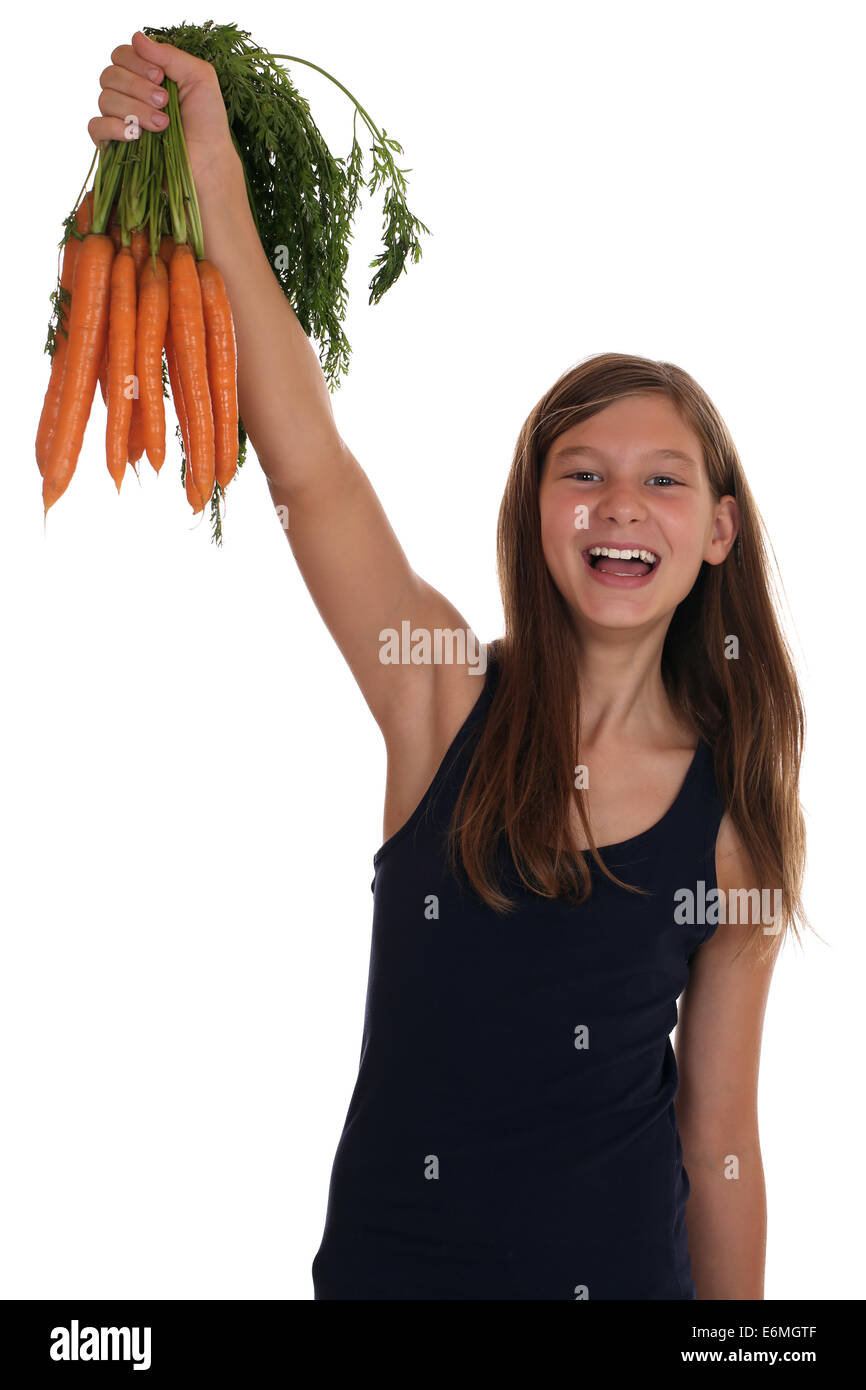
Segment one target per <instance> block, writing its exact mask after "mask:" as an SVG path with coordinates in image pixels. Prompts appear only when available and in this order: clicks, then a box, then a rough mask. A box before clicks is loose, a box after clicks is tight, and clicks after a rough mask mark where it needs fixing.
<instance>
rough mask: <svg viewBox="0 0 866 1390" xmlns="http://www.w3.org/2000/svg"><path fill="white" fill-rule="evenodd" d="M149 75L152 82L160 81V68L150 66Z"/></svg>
mask: <svg viewBox="0 0 866 1390" xmlns="http://www.w3.org/2000/svg"><path fill="white" fill-rule="evenodd" d="M147 75H148V77H149V78H150V80H151V82H158V81H159V68H148V70H147Z"/></svg>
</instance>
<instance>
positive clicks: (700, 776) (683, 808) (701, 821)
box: [665, 738, 725, 887]
mask: <svg viewBox="0 0 866 1390" xmlns="http://www.w3.org/2000/svg"><path fill="white" fill-rule="evenodd" d="M724 814H725V807H724V804H723V803H722V799H721V797H720V795H719V789H718V785H717V783H716V774H715V767H714V759H713V750H712V748H711V747H710V745H709V744H708V743H707V742H706V740H705V739H704V738H700V739H699V740H698V746H697V749H696V750H695V756H694V760H693V762H692V765H691V767H690V769H689V772H688V776H687V777H686V780H685V782H684V783H683V787H682V790H681V792H680V794H679V796H678V797H677V799H676V801H675V802H674V804H673V806H672V807H671V811H670V815H669V817H666V820H665V830H666V831H667V834H666V836H665V843H666V845H667V846H669V847H670V851H673V850H674V849H676V852H677V855H678V857H679V855H680V854H683V856H686V855H688V856H689V859H685V857H684V860H683V862H694V863H695V864H696V865H697V867H698V872H699V873H700V874H702V876H703V877H704V878H705V879H706V880H708V886H709V884H710V883H711V884H712V886H713V887H715V886H716V864H715V853H716V840H717V839H718V834H719V826H720V825H721V822H722V817H723V816H724Z"/></svg>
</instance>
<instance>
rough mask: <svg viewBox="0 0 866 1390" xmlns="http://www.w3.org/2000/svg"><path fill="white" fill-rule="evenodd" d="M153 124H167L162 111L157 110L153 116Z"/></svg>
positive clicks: (166, 118)
mask: <svg viewBox="0 0 866 1390" xmlns="http://www.w3.org/2000/svg"><path fill="white" fill-rule="evenodd" d="M153 123H154V125H168V116H167V115H166V114H165V112H164V111H157V112H155V113H154V117H153Z"/></svg>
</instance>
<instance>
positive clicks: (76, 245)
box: [36, 189, 93, 475]
mask: <svg viewBox="0 0 866 1390" xmlns="http://www.w3.org/2000/svg"><path fill="white" fill-rule="evenodd" d="M92 213H93V190H92V189H91V190H89V191H88V192H87V193H85V195H84V197H83V198H82V200H81V202H80V203H79V204H78V209H77V212H76V215H75V227H76V230H77V231H78V232H79V233H80V234H81V236H86V235H87V233H88V232H89V231H90V219H91V216H92ZM80 247H81V241H80V239H79V237H77V236H75V235H74V234H71V235H70V236H69V239H68V240H67V242H66V244H65V246H64V248H63V262H62V265H61V270H60V287H61V289H63V290H69V292H70V294H71V292H72V287H73V283H74V280H75V267H76V265H77V264H78V252H79V249H80ZM70 307H71V305H67V304H65V303H63V302H62V301H61V304H60V314H59V323H58V328H57V336H56V344H55V348H54V355H53V356H52V358H51V375H50V377H49V379H48V389H47V390H46V392H45V400H44V402H43V404H42V414H41V415H40V417H39V427H38V429H37V431H36V462H37V464H38V465H39V472H40V473H42V474H43V475H44V473H45V460H46V458H47V457H48V449H49V447H50V445H51V440H52V437H53V435H54V424H55V421H56V419H57V407H58V406H59V404H60V388H61V386H62V384H63V368H64V365H65V362H66V350H67V346H68V341H69V340H68V338H67V334H68V332H69V309H70Z"/></svg>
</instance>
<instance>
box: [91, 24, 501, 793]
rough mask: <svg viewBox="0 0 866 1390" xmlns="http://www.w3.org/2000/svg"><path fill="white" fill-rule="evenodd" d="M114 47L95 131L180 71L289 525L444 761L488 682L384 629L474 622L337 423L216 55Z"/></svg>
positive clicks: (268, 455)
mask: <svg viewBox="0 0 866 1390" xmlns="http://www.w3.org/2000/svg"><path fill="white" fill-rule="evenodd" d="M111 57H112V66H111V67H109V68H107V69H106V70H105V71H104V72H103V74H102V78H101V86H102V93H101V95H100V100H99V107H100V111H101V112H102V113H103V114H102V116H101V117H97V118H94V119H93V120H91V122H90V124H89V126H88V130H89V132H90V135H91V138H92V139H93V140H94V142H97V143H98V142H99V141H101V140H109V139H119V138H122V137H123V130H124V125H123V118H124V116H126V115H128V114H131V113H135V114H136V115H138V116H139V120H140V123H141V124H142V125H143V126H146V127H147V128H149V129H155V130H159V129H163V128H164V125H162V124H160V123H159V122H158V121H157V120H155V113H156V112H157V107H156V106H154V104H153V101H152V96H153V93H154V92H155V91H156V90H157V87H156V85H155V84H158V83H160V82H161V81H162V77H163V73H166V74H167V75H168V76H169V77H170V78H172V79H173V80H174V81H175V82H177V84H178V99H179V103H180V111H181V118H182V121H183V126H184V134H185V138H186V141H187V146H188V149H189V155H190V163H191V166H192V170H193V176H194V179H195V184H196V191H197V196H198V200H199V206H200V211H201V217H202V226H203V231H204V249H205V255H206V257H207V258H208V259H209V260H211V261H213V262H214V264H215V265H216V266H218V267H219V269H220V271H221V272H222V275H223V278H224V280H225V284H226V289H227V291H228V295H229V300H230V302H231V306H232V314H233V317H234V324H235V333H236V338H237V349H238V403H239V408H240V414H241V418H242V420H243V423H244V427H245V429H246V431H247V435H248V437H249V440H250V443H251V445H252V447H253V449H254V450H255V453H256V455H257V457H258V459H259V462H260V464H261V466H262V469H263V471H264V473H265V477H266V478H267V481H268V486H269V489H270V492H271V496H272V498H273V501H274V504H275V507H277V508H278V509H280V510H279V511H278V514H279V515H281V516H284V517H285V518H287V522H288V525H287V529H286V535H287V539H288V541H289V544H290V545H291V548H292V552H293V554H294V557H295V559H296V561H297V564H298V567H299V569H300V571H301V574H302V576H303V578H304V581H305V583H306V585H307V587H308V589H309V591H310V593H311V595H312V598H313V600H314V602H315V604H316V606H317V608H318V610H319V612H320V613H321V615H322V618H323V619H324V621H325V623H326V625H327V627H328V629H329V631H330V632H331V634H332V636H333V637H334V640H335V641H336V643H337V645H338V646H339V648H340V650H341V652H342V653H343V655H344V657H345V658H346V661H347V662H348V664H349V667H350V668H351V670H352V673H353V675H354V676H355V679H356V680H357V682H358V685H359V686H360V688H361V691H362V693H363V695H364V698H365V700H366V701H367V704H368V705H369V707H370V710H371V711H372V714H373V716H374V718H375V719H376V721H377V723H378V724H379V727H380V729H381V730H382V733H383V736H384V738H385V741H386V743H387V744H388V747H389V752H390V751H395V752H396V751H399V750H400V749H401V748H403V747H407V746H408V744H409V742H410V740H414V743H415V745H416V746H417V743H418V741H419V740H420V741H421V742H422V744H423V743H424V742H425V741H427V742H428V743H429V750H430V751H429V757H428V759H427V761H428V763H429V762H430V761H431V760H432V761H434V762H435V757H436V751H437V749H438V748H439V747H440V746H441V742H442V739H443V737H446V738H447V735H448V733H449V731H450V732H451V733H453V732H454V728H453V724H454V716H453V714H451V715H449V714H448V713H447V712H446V713H445V715H444V716H443V719H444V722H443V723H442V727H441V728H440V727H439V721H440V715H439V711H440V710H441V709H442V708H443V706H444V707H446V709H450V710H452V711H453V709H454V708H455V696H456V705H457V706H459V705H460V702H461V699H462V700H463V702H464V703H465V693H466V692H469V691H472V692H473V694H477V693H478V689H480V683H479V681H478V680H477V679H476V680H474V681H473V680H471V679H470V680H468V681H467V679H466V677H467V675H468V670H467V668H466V667H465V666H464V667H462V668H460V667H455V666H443V665H438V666H437V665H426V666H425V665H412V664H407V665H393V664H384V663H383V662H382V661H381V660H380V641H379V634H380V632H381V631H382V629H384V628H390V627H394V628H396V629H397V630H398V631H399V630H400V624H401V622H402V621H403V620H407V619H408V620H409V622H410V623H411V625H412V628H413V629H416V628H424V629H427V630H429V631H433V630H435V629H436V628H439V629H446V628H450V629H455V628H457V629H464V630H465V628H466V623H465V621H464V619H463V618H462V617H461V615H460V614H459V613H458V612H457V610H456V609H455V608H454V607H453V606H452V605H451V604H450V603H448V602H447V600H446V599H445V598H443V596H442V595H441V594H440V593H438V592H437V591H436V590H435V589H433V588H431V587H430V585H428V584H427V583H425V582H424V580H422V579H421V578H419V576H418V575H417V574H416V573H415V572H414V570H413V569H412V567H411V565H410V564H409V561H408V560H407V558H406V555H405V554H404V552H403V549H402V547H401V546H400V543H399V541H398V540H397V537H396V536H395V534H394V532H393V530H392V528H391V526H390V524H389V522H388V519H387V517H386V515H385V513H384V511H383V509H382V506H381V504H380V502H379V499H378V497H377V496H376V493H375V492H374V490H373V488H372V486H371V484H370V480H369V478H368V477H367V475H366V473H365V472H364V470H363V469H362V468H361V466H360V464H359V463H358V460H357V459H356V458H355V457H354V455H353V454H352V452H351V450H350V449H349V448H348V447H347V445H346V444H345V443H344V441H343V439H342V437H341V435H340V433H339V430H338V428H337V425H336V421H335V419H334V413H333V409H332V407H331V399H330V394H329V392H328V387H327V383H326V381H325V377H324V374H323V372H322V369H321V366H320V364H319V360H318V357H317V355H316V352H315V349H314V348H313V345H312V343H311V342H310V340H309V339H308V338H307V336H306V334H305V333H304V331H303V329H302V327H301V325H300V323H299V322H298V319H297V316H296V315H295V312H294V310H293V309H292V306H291V304H290V303H289V302H288V300H287V299H286V296H285V295H284V293H283V291H282V289H281V287H280V284H279V281H278V280H277V277H276V274H275V272H274V270H273V267H272V266H271V264H270V262H269V260H268V258H267V256H266V254H265V250H264V249H263V247H262V244H261V242H260V240H259V236H258V233H257V232H256V228H255V224H254V222H253V218H252V214H251V212H250V208H249V204H248V201H247V194H246V187H245V183H244V177H243V169H242V166H241V163H240V159H239V157H238V155H237V153H236V151H235V149H234V146H233V144H232V142H231V136H230V133H229V128H228V120H227V117H226V112H225V107H224V105H223V101H222V97H221V95H220V90H219V83H218V81H217V77H216V73H215V71H214V69H213V67H212V66H211V65H210V64H209V63H204V62H202V61H201V60H200V59H198V58H194V57H191V56H190V55H189V54H186V53H183V52H182V51H181V50H180V49H177V48H175V47H173V46H172V45H168V44H158V43H155V42H153V41H152V40H150V39H148V38H147V37H146V36H145V35H143V34H141V33H136V34H135V35H134V36H133V43H132V45H121V46H120V47H118V48H117V49H115V50H114V52H113V53H112V55H111ZM154 64H158V67H156V68H154V66H153V65H154ZM236 485H237V484H236ZM460 687H462V689H463V691H464V694H463V695H461V691H460ZM443 696H444V698H443ZM434 770H435V769H434ZM422 790H423V787H422Z"/></svg>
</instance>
